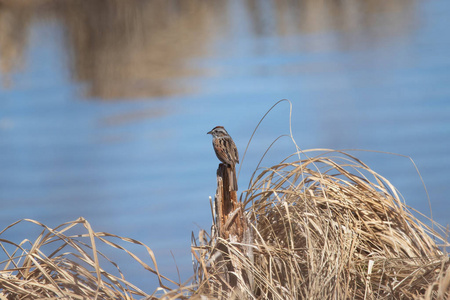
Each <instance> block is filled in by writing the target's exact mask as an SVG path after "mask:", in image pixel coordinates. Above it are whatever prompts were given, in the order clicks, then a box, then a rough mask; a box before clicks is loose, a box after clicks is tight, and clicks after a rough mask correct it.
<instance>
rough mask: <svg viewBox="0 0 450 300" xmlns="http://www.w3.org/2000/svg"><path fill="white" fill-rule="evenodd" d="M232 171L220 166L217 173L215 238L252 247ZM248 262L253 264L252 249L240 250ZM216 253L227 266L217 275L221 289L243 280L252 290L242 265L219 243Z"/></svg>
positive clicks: (225, 166) (249, 278) (251, 238)
mask: <svg viewBox="0 0 450 300" xmlns="http://www.w3.org/2000/svg"><path fill="white" fill-rule="evenodd" d="M231 172H232V171H231V168H229V167H228V166H227V165H225V164H219V168H218V169H217V192H216V197H215V208H216V212H215V213H216V222H215V223H216V227H217V233H218V235H219V236H220V237H221V238H223V239H225V240H227V241H230V242H239V243H240V242H242V243H243V244H251V243H252V242H253V234H252V231H251V227H250V226H249V223H248V221H247V219H246V217H245V215H244V206H243V205H242V203H240V202H238V200H237V191H233V190H232V188H231V185H230V183H231V181H230V176H233V174H232V173H231ZM239 248H240V250H241V251H242V253H244V254H245V255H246V256H247V257H248V258H249V259H250V261H251V262H252V263H253V248H252V247H247V246H242V247H239ZM217 249H218V250H219V251H220V252H221V257H222V259H223V261H225V262H226V263H225V264H224V265H222V266H221V268H223V270H222V271H223V272H221V273H220V275H218V277H219V278H220V280H221V282H222V289H223V290H225V291H226V290H228V289H229V288H230V287H231V288H234V287H236V286H237V282H238V277H237V276H236V275H237V274H240V275H239V278H245V279H244V280H245V281H246V282H248V284H249V286H251V287H252V288H253V286H254V279H253V273H252V272H251V270H244V269H242V264H241V263H240V262H239V261H236V258H235V257H234V256H233V255H230V252H229V249H228V246H227V243H219V245H218V246H217Z"/></svg>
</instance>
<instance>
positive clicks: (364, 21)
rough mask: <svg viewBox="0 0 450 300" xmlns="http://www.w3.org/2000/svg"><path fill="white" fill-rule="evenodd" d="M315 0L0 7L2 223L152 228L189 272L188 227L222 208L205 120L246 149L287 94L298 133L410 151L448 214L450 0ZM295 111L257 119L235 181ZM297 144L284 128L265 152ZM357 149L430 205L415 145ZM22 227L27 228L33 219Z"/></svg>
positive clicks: (442, 215)
mask: <svg viewBox="0 0 450 300" xmlns="http://www.w3.org/2000/svg"><path fill="white" fill-rule="evenodd" d="M94 2H95V1H92V3H94ZM212 2H214V1H212ZM319 2H320V3H322V2H321V1H319ZM319 2H317V1H303V2H299V3H300V4H298V5H295V4H293V3H296V2H295V1H293V2H286V3H285V2H278V3H275V2H271V1H261V2H257V3H256V4H255V3H253V2H251V1H249V2H246V1H244V2H239V1H231V2H227V4H221V5H216V6H215V5H213V4H201V5H200V4H199V5H198V6H195V7H194V8H192V7H187V8H186V7H181V8H178V9H176V5H175V6H174V7H171V8H170V7H169V8H167V10H163V13H161V15H160V16H156V17H155V16H154V15H152V14H154V11H155V10H154V9H152V7H151V4H146V5H150V7H147V6H146V5H144V4H143V2H142V3H141V2H133V4H129V7H128V9H129V11H128V10H126V13H125V12H124V13H123V15H122V14H121V11H122V10H120V9H124V8H123V7H120V9H118V10H117V11H116V12H114V10H111V11H113V12H114V13H112V12H111V11H110V10H98V11H96V10H95V9H99V8H98V7H97V6H95V5H94V4H92V5H93V7H91V9H86V10H84V9H83V7H82V5H80V4H77V3H76V2H73V3H72V2H70V1H68V2H67V3H68V4H67V7H66V8H65V7H64V5H61V4H59V5H57V4H54V2H53V1H50V2H49V3H50V4H47V6H39V5H36V7H17V6H11V7H10V6H9V5H5V6H2V7H0V22H7V21H1V20H10V21H9V22H11V23H10V24H12V25H11V26H10V27H8V26H6V27H5V26H3V27H2V26H0V34H2V36H3V37H6V38H3V40H1V41H0V51H1V52H0V66H2V68H1V69H0V70H1V72H0V75H1V80H2V86H1V87H0V99H1V101H0V153H1V155H0V169H1V170H2V171H3V172H1V173H0V203H1V208H2V209H1V211H0V220H1V223H0V227H1V228H4V227H6V226H7V225H9V224H10V223H12V222H14V221H16V220H18V219H22V218H31V219H35V220H38V221H40V222H43V223H45V224H46V225H48V226H51V227H53V226H57V225H59V224H61V223H63V222H66V221H70V220H74V219H76V218H78V217H80V216H83V217H84V218H86V219H87V220H88V221H89V222H90V223H91V225H92V227H93V228H94V230H96V231H106V232H110V233H113V234H117V235H121V236H126V237H131V238H134V239H137V240H140V241H142V242H144V243H145V244H147V245H149V246H150V247H151V248H152V250H153V251H154V252H155V255H156V257H157V261H158V266H159V269H160V271H161V273H163V274H165V275H167V276H168V277H170V278H172V279H174V280H177V277H178V275H177V270H176V268H175V262H174V259H173V258H172V254H173V256H174V258H175V260H176V264H177V265H178V268H179V271H180V275H181V278H182V281H184V280H186V279H188V278H189V276H191V275H192V266H191V256H190V237H191V232H192V231H194V232H195V233H197V232H198V230H199V229H200V228H203V229H206V230H209V228H210V225H211V218H210V207H209V200H208V197H209V196H213V195H214V192H215V184H216V177H215V171H216V168H217V163H218V161H217V159H216V157H215V155H214V153H213V150H212V146H211V138H210V136H207V135H206V132H207V131H209V130H210V129H211V128H213V127H214V126H216V125H223V126H225V128H227V130H228V132H229V133H230V134H231V135H232V137H233V139H234V140H235V142H236V144H237V146H238V148H239V151H240V154H241V162H242V155H243V152H244V149H245V147H246V144H247V142H248V140H249V138H250V135H251V133H252V131H253V130H254V128H255V126H256V124H257V123H258V121H259V120H260V118H261V117H262V116H263V115H264V113H265V112H266V111H267V110H268V109H269V108H270V107H271V106H272V105H273V104H274V103H275V102H277V101H278V100H279V99H283V98H287V99H290V101H291V102H292V104H293V112H292V118H293V119H292V129H293V133H294V137H295V139H296V141H297V143H298V144H299V146H300V147H301V148H302V149H310V148H333V149H368V150H376V151H384V152H393V153H398V154H402V155H406V156H409V157H411V158H412V159H413V160H414V162H415V164H416V166H417V168H418V169H419V171H420V174H421V176H422V178H423V180H424V183H425V184H426V188H427V191H428V193H429V196H430V201H431V205H432V208H433V218H434V220H436V221H437V222H438V223H441V224H443V225H447V224H449V223H450V217H449V215H450V204H449V203H450V202H449V201H448V195H449V194H450V184H449V179H450V177H449V175H448V172H449V170H450V55H449V53H450V36H449V35H448V34H447V30H448V28H449V27H450V19H449V18H448V17H447V16H448V15H449V14H450V2H448V1H446V0H436V1H423V2H420V1H390V2H389V3H384V4H381V3H379V2H376V3H372V2H373V1H363V2H361V1H349V2H348V3H347V2H345V3H347V4H345V3H344V4H343V3H342V2H333V1H331V2H330V3H328V4H325V3H322V4H323V5H320V3H319ZM97 3H101V2H99V1H98V2H97ZM169 3H170V1H169ZM251 3H253V4H251ZM339 3H340V4H339ZM216 4H217V3H216ZM90 5H91V4H90ZM380 5H381V6H380ZM88 8H89V6H88ZM86 11H90V12H92V13H91V14H90V13H89V12H86ZM24 12H27V14H25V15H26V16H28V17H24ZM115 14H118V15H115ZM97 15H98V18H97ZM74 16H75V17H76V18H75V17H74ZM152 17H155V18H162V20H159V19H157V20H159V21H158V22H154V23H152V21H151V20H152ZM11 20H12V21H11ZM77 20H81V21H82V22H80V23H77ZM121 21H123V22H122V23H121ZM164 21H165V22H164ZM91 23H92V26H91ZM19 24H20V25H21V26H19ZM85 24H87V25H85ZM88 25H89V26H88ZM2 28H4V29H2ZM5 28H6V29H5ZM8 28H9V29H8ZM8 30H9V31H8ZM1 31H3V32H1ZM288 117H289V107H288V105H287V104H286V103H283V104H281V105H280V106H278V107H277V108H276V109H275V110H274V111H273V112H272V113H271V114H270V115H269V116H268V118H267V120H266V121H265V122H264V123H263V125H262V127H261V128H260V129H259V130H258V133H257V134H256V136H255V137H254V139H253V141H252V144H251V146H250V148H249V152H248V153H247V157H246V159H245V160H244V161H243V162H242V170H241V173H240V177H239V186H240V188H241V189H242V188H245V187H246V186H247V185H248V181H249V178H250V176H251V174H252V172H253V171H254V169H255V167H256V165H257V164H258V162H259V159H260V157H261V156H262V155H263V153H264V151H265V150H266V148H267V147H268V146H269V145H270V144H271V143H272V141H273V140H274V139H275V138H276V137H278V136H279V135H281V134H287V133H289V127H288ZM294 150H295V148H294V146H293V145H292V143H291V142H290V141H289V140H288V139H282V140H281V141H280V142H279V143H277V145H276V146H275V147H274V148H273V149H272V150H271V151H270V153H269V155H268V157H267V159H265V160H264V161H263V165H265V166H270V165H271V164H274V163H277V162H278V161H280V160H282V159H283V158H284V157H286V156H287V155H289V154H291V153H292V152H293V151H294ZM352 154H354V155H356V156H357V157H359V158H361V159H362V160H363V161H364V162H366V163H367V164H368V165H369V166H370V167H372V168H373V169H374V170H375V171H377V172H379V173H380V174H382V175H383V176H385V177H386V178H387V179H388V180H390V181H391V182H392V183H393V184H394V185H395V186H396V187H397V188H398V190H399V191H400V192H401V193H402V195H403V197H404V198H405V200H406V202H407V204H408V205H410V206H412V207H413V208H415V209H417V210H419V211H420V212H422V213H423V214H425V215H427V216H430V210H429V204H428V200H427V195H426V192H425V190H424V187H423V186H422V182H421V180H420V176H419V175H418V174H417V172H416V170H415V167H414V165H413V164H412V163H411V161H410V160H409V159H408V158H405V157H401V156H395V155H388V154H380V153H374V152H352ZM13 230H14V231H12V232H11V233H8V237H10V238H15V239H17V240H19V241H20V240H22V239H24V238H26V237H27V238H30V239H31V237H30V236H29V235H30V234H32V232H33V233H34V232H35V231H33V229H30V226H25V225H24V226H17V227H15V228H14V229H13ZM129 247H130V249H131V250H133V251H134V252H136V253H137V254H139V255H141V256H142V257H148V256H146V252H145V249H142V248H139V247H135V246H132V245H130V246H129ZM105 248H106V247H105ZM104 251H105V252H106V253H107V254H109V253H112V255H113V257H115V258H116V259H115V261H116V262H117V263H118V264H119V265H120V267H121V269H122V271H124V272H125V275H126V276H127V277H128V278H129V280H130V281H131V282H134V283H136V284H137V285H138V286H139V287H141V288H142V289H144V290H146V291H153V290H154V288H155V287H156V286H157V281H156V280H155V277H154V276H152V275H151V274H149V273H148V272H146V271H145V270H144V269H143V268H142V267H140V266H139V265H137V264H136V265H133V264H131V263H129V262H130V258H128V257H127V256H126V255H122V254H120V252H114V251H113V250H109V249H105V250H104ZM147 262H149V260H147Z"/></svg>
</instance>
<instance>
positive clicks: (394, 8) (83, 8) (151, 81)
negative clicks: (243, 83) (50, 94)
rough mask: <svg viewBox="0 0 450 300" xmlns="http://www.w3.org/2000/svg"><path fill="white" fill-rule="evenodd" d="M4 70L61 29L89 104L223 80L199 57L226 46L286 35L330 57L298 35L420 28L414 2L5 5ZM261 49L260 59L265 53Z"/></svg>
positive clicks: (347, 41)
mask: <svg viewBox="0 0 450 300" xmlns="http://www.w3.org/2000/svg"><path fill="white" fill-rule="evenodd" d="M0 3H3V4H1V6H0V51H1V52H0V53H1V55H0V66H1V71H2V74H3V80H2V82H3V85H4V86H10V85H11V84H14V83H13V82H12V79H11V75H12V74H13V73H14V72H17V71H18V70H19V69H20V66H22V65H23V64H24V60H25V58H24V56H25V53H26V49H25V48H26V47H27V45H28V44H29V36H30V30H31V27H32V26H36V25H37V23H38V24H39V23H41V22H43V20H47V22H48V21H55V22H57V24H58V26H61V29H60V30H61V32H63V41H61V42H62V43H64V44H65V47H66V49H67V51H68V53H69V54H68V62H67V64H68V66H70V70H71V75H72V78H73V79H74V80H76V81H77V82H80V83H82V84H84V85H85V87H86V88H85V92H86V94H85V95H84V96H85V97H86V98H92V99H98V100H111V99H134V98H147V97H158V96H169V95H174V94H180V93H181V94H186V93H192V92H194V91H195V89H196V88H199V87H198V86H195V85H192V84H190V81H189V79H191V78H195V77H199V76H200V77H201V76H214V70H206V69H200V68H198V67H196V66H195V65H193V64H190V61H191V60H193V59H196V58H199V57H202V58H205V57H208V56H214V55H226V53H221V51H220V49H218V48H217V44H216V42H217V40H218V39H219V38H220V39H224V40H225V41H227V42H228V43H234V42H236V40H238V39H239V38H242V37H245V36H247V35H254V36H256V37H258V36H261V37H267V36H269V37H270V36H273V35H277V36H280V37H283V36H284V37H288V38H286V39H283V38H281V39H279V40H278V41H277V43H279V44H277V45H276V47H281V48H282V49H284V50H283V51H285V52H297V51H299V50H305V51H324V50H327V48H329V45H327V44H324V42H323V41H322V40H321V39H320V38H319V39H317V40H314V41H311V40H310V41H308V43H304V42H303V41H302V40H298V39H295V36H298V35H309V34H315V35H318V36H319V37H320V34H327V33H330V32H334V33H336V32H338V33H339V34H340V36H339V39H336V44H335V45H333V47H338V48H339V47H341V48H343V49H346V48H360V47H370V46H371V45H374V44H379V43H380V42H382V41H383V40H389V39H390V38H392V37H395V36H396V35H399V34H403V33H405V31H408V30H411V28H412V27H413V26H412V25H411V24H412V22H413V21H414V13H413V7H414V2H413V1H409V0H397V1H376V0H366V1H360V0H349V1H316V0H304V1H293V0H283V1H256V0H247V1H243V2H237V1H231V2H223V1H175V0H173V1H140V0H132V1H126V2H124V1H110V0H96V1H85V0H66V1H50V0H48V1H25V2H22V1H21V2H20V3H21V5H19V4H17V3H16V2H14V1H5V0H4V1H0ZM260 46H261V45H258V46H256V47H254V50H253V51H254V53H255V55H258V53H259V52H260V51H262V48H263V47H260Z"/></svg>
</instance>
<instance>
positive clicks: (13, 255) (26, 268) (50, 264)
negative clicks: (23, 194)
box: [0, 218, 192, 299]
mask: <svg viewBox="0 0 450 300" xmlns="http://www.w3.org/2000/svg"><path fill="white" fill-rule="evenodd" d="M22 222H29V223H32V224H34V225H36V226H39V227H42V231H41V233H40V234H39V235H38V236H37V238H36V239H35V240H34V241H31V240H28V239H25V240H23V241H22V242H20V243H18V244H17V243H15V242H13V241H10V240H7V239H4V238H3V237H2V235H3V234H5V233H6V232H8V231H10V230H12V229H13V228H16V227H17V226H18V225H19V223H22ZM80 227H81V228H80ZM80 229H81V230H83V231H85V232H86V233H83V234H69V233H70V232H73V231H78V232H79V231H80ZM122 242H125V243H132V244H136V245H140V246H142V247H145V249H146V250H147V253H148V254H149V256H150V258H151V261H152V263H153V267H151V266H149V265H148V264H146V263H145V262H144V261H143V260H141V259H140V258H139V257H137V256H136V255H135V254H133V253H132V252H131V251H129V250H127V249H126V248H125V247H123V246H121V245H120V244H121V243H122ZM99 243H100V244H103V245H102V246H100V245H99ZM105 244H106V246H110V247H113V248H116V249H120V250H122V251H124V252H125V253H127V254H128V255H130V256H131V258H132V259H133V260H135V261H137V262H138V263H139V264H140V265H141V266H142V267H144V268H145V269H146V270H148V271H149V272H151V273H152V274H153V275H156V277H157V278H158V280H159V284H160V287H159V288H158V289H157V290H156V291H155V292H154V293H153V294H151V295H150V294H147V293H145V292H144V291H142V290H140V289H139V288H138V287H136V286H135V285H133V284H132V283H130V282H129V281H127V280H126V279H125V278H124V276H123V274H122V272H121V271H120V268H119V266H118V265H117V264H116V263H115V262H114V261H112V260H111V259H110V258H108V257H107V256H106V255H105V254H103V253H102V252H101V251H100V250H99V248H102V247H104V246H105ZM0 248H1V250H2V251H3V255H1V256H0V257H2V261H0V268H1V270H0V299H135V297H138V298H145V299H159V298H167V299H172V298H173V299H175V298H178V299H180V298H185V297H186V295H187V294H188V293H189V291H191V290H192V287H191V286H189V285H185V284H180V283H176V282H174V281H172V280H170V279H168V278H167V277H165V276H163V275H161V274H160V273H159V271H158V265H157V263H156V259H155V256H154V254H153V251H152V250H151V249H150V248H149V247H148V246H146V245H144V244H143V243H141V242H139V241H136V240H134V239H130V238H124V237H120V236H117V235H114V234H109V233H105V232H94V231H93V230H92V228H91V225H90V224H89V222H88V221H86V220H85V219H83V218H79V219H78V220H76V221H73V222H67V223H64V224H62V225H60V226H58V227H56V228H50V227H48V226H46V225H44V224H42V223H40V222H37V221H34V220H30V219H24V220H20V221H17V222H15V223H13V224H11V225H9V226H8V227H6V228H5V229H4V230H2V231H1V232H0ZM3 258H5V259H3ZM103 261H106V263H108V266H107V267H108V268H109V269H111V267H112V268H113V269H115V270H116V271H115V272H114V271H112V272H107V271H106V270H105V268H104V267H102V266H101V262H103ZM168 285H174V286H175V288H170V287H168ZM158 294H159V295H158Z"/></svg>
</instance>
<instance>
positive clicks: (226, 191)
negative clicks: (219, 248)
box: [216, 164, 247, 242]
mask: <svg viewBox="0 0 450 300" xmlns="http://www.w3.org/2000/svg"><path fill="white" fill-rule="evenodd" d="M231 172H232V171H231V168H229V167H228V166H227V165H225V164H219V168H218V169H217V192H216V209H217V227H218V228H217V229H218V232H219V236H220V237H222V238H224V239H230V238H233V240H235V241H239V242H240V241H242V237H243V233H244V230H245V228H244V227H246V225H247V223H246V222H245V221H244V212H243V207H242V205H241V203H239V202H238V200H237V192H236V191H233V190H232V188H231V185H230V183H231V181H230V176H232V174H231Z"/></svg>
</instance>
